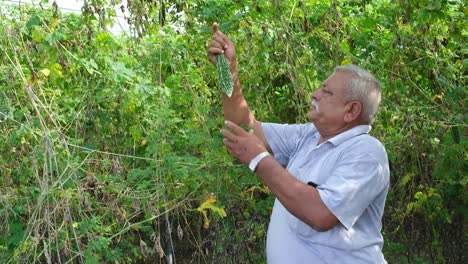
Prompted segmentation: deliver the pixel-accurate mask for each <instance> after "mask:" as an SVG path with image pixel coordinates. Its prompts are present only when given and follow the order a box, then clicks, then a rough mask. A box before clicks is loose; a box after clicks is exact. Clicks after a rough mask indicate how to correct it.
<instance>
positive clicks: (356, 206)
mask: <svg viewBox="0 0 468 264" xmlns="http://www.w3.org/2000/svg"><path fill="white" fill-rule="evenodd" d="M379 148H381V150H379ZM388 184H389V168H388V160H387V156H386V152H385V150H384V149H383V146H378V147H377V148H375V147H374V148H372V150H369V149H368V148H361V149H359V146H358V147H355V148H353V149H352V150H349V151H347V152H346V154H343V156H342V157H341V158H340V160H339V161H338V162H337V164H336V167H335V168H334V170H333V172H332V174H331V175H330V177H329V179H328V180H327V181H326V182H325V183H324V184H322V185H320V186H319V187H318V191H319V194H320V197H321V199H322V200H323V202H324V204H325V205H326V206H327V208H328V209H329V210H330V211H331V212H332V213H333V214H334V215H335V216H336V217H337V218H338V220H339V221H340V222H341V223H342V224H343V225H344V226H345V227H346V228H347V229H349V228H351V227H352V226H353V225H354V223H355V222H356V221H357V220H358V218H359V217H360V216H361V215H362V213H363V212H364V210H366V208H368V207H369V205H370V204H371V203H372V202H373V201H374V200H375V199H376V198H377V196H378V195H379V194H381V193H382V191H383V190H384V189H385V188H386V187H387V186H388Z"/></svg>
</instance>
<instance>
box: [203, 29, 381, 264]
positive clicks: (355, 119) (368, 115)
mask: <svg viewBox="0 0 468 264" xmlns="http://www.w3.org/2000/svg"><path fill="white" fill-rule="evenodd" d="M212 31H213V36H212V40H211V43H210V47H209V48H208V58H209V60H210V61H211V62H212V63H213V64H215V63H216V55H218V54H224V56H225V58H226V61H227V62H228V64H229V66H230V69H231V73H232V75H233V81H234V91H233V94H232V96H231V97H227V96H226V95H223V98H222V101H223V110H224V116H225V118H226V120H227V121H226V123H225V124H226V127H227V129H222V130H221V133H222V134H223V135H224V145H225V146H226V148H227V150H228V152H229V153H230V154H231V155H232V156H234V157H235V158H237V159H238V160H240V161H241V162H242V163H243V164H245V165H248V166H249V168H250V169H251V170H252V171H254V172H255V173H256V174H257V175H258V176H259V177H260V178H261V179H262V180H263V181H264V182H265V184H266V185H267V186H268V187H269V188H270V190H271V191H272V192H273V193H274V195H275V197H276V200H275V204H274V206H273V211H272V215H271V219H270V224H269V227H268V233H267V249H266V252H267V261H268V263H278V264H280V263H281V264H284V263H386V261H385V259H384V256H383V254H382V247H383V237H382V234H381V228H382V221H381V219H382V215H383V211H384V205H385V198H386V195H387V192H388V188H389V167H388V159H387V154H386V151H385V148H384V146H383V145H382V144H381V143H380V142H379V141H378V140H377V139H375V138H374V137H372V136H370V135H369V134H368V132H369V131H370V129H371V126H370V124H371V123H372V121H373V119H374V116H375V114H376V113H377V109H378V106H379V103H380V83H379V81H377V80H376V79H375V78H374V77H373V76H372V75H371V74H370V73H368V72H367V71H365V70H363V69H361V68H359V67H356V66H340V67H337V68H336V69H335V71H334V73H333V74H332V75H330V76H329V77H328V78H327V79H326V80H325V81H324V82H323V84H322V85H321V86H320V88H319V89H317V90H316V91H314V92H313V93H312V104H311V108H310V113H309V114H308V119H309V120H310V122H311V123H309V124H297V125H286V124H272V123H261V122H259V121H257V120H256V119H255V117H254V115H253V113H252V111H250V109H249V107H248V104H247V102H246V101H245V99H244V97H243V95H242V90H241V85H240V81H239V78H238V71H237V63H236V57H235V47H234V44H233V43H232V42H231V40H230V39H229V38H228V37H227V36H226V35H224V34H223V33H222V32H220V31H219V30H218V26H217V24H216V23H215V24H213V27H212ZM239 125H247V126H250V127H252V128H253V129H252V130H251V131H249V132H247V131H245V130H243V129H242V128H240V127H239Z"/></svg>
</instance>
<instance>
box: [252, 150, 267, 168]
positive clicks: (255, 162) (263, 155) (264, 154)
mask: <svg viewBox="0 0 468 264" xmlns="http://www.w3.org/2000/svg"><path fill="white" fill-rule="evenodd" d="M268 156H270V153H269V152H268V151H264V152H262V153H260V154H258V155H257V156H256V157H255V158H253V159H252V160H251V161H250V163H249V169H250V170H251V171H253V172H255V169H257V166H258V164H259V163H260V161H262V160H263V159H264V158H266V157H268Z"/></svg>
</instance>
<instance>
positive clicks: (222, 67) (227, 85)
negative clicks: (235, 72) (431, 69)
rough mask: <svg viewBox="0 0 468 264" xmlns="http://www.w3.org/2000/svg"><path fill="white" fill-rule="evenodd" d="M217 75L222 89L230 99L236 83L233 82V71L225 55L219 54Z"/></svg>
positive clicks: (217, 57)
mask: <svg viewBox="0 0 468 264" xmlns="http://www.w3.org/2000/svg"><path fill="white" fill-rule="evenodd" d="M216 75H217V77H218V84H219V86H220V87H221V89H222V90H223V91H224V93H225V94H226V95H227V96H228V97H231V95H232V91H233V89H234V82H233V81H232V74H231V70H230V69H229V65H228V64H227V62H226V58H225V57H224V54H218V55H217V56H216Z"/></svg>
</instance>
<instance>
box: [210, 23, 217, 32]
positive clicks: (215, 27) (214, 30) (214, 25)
mask: <svg viewBox="0 0 468 264" xmlns="http://www.w3.org/2000/svg"><path fill="white" fill-rule="evenodd" d="M216 31H218V23H216V22H214V23H213V25H211V32H213V34H214V33H216Z"/></svg>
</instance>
